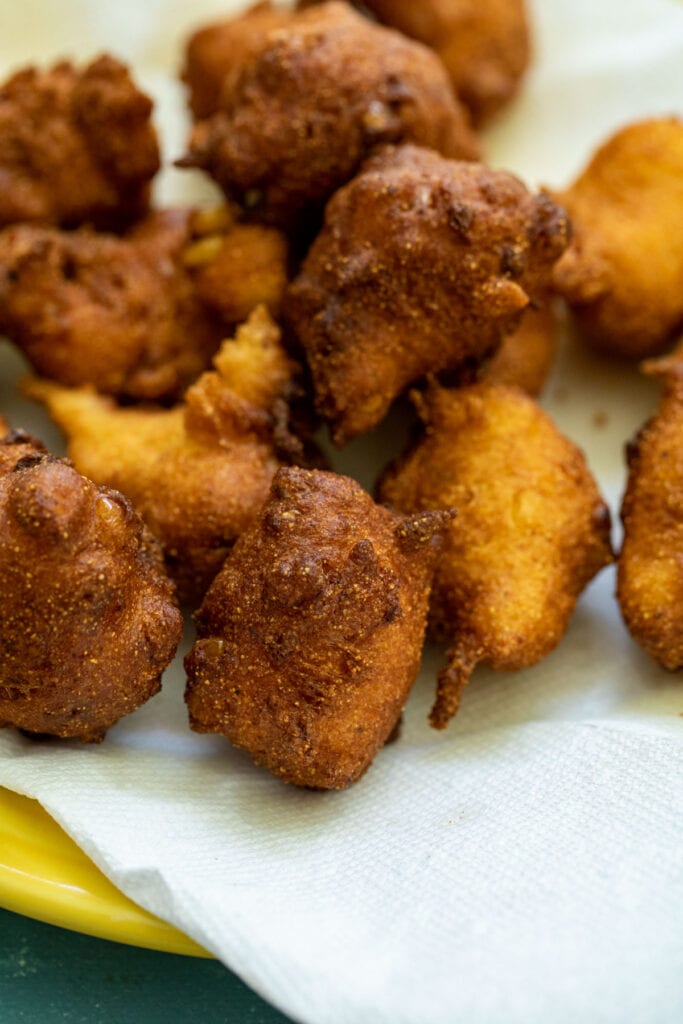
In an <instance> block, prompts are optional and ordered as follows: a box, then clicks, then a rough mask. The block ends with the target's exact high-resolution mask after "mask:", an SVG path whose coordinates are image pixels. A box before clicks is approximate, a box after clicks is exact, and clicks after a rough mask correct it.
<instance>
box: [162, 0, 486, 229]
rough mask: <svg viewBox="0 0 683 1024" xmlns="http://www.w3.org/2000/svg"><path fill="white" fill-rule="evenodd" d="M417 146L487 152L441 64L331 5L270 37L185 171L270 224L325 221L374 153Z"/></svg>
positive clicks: (203, 127) (199, 134)
mask: <svg viewBox="0 0 683 1024" xmlns="http://www.w3.org/2000/svg"><path fill="white" fill-rule="evenodd" d="M403 141H409V142H416V143H419V144H421V145H424V146H430V147H432V148H434V149H437V150H439V151H440V152H442V153H444V154H446V155H447V156H452V157H459V158H463V159H469V158H475V157H476V156H477V154H478V145H477V143H476V140H475V139H474V136H473V135H472V133H471V132H470V130H469V129H468V127H467V125H466V122H465V119H464V114H463V111H462V109H461V107H460V106H459V104H458V102H457V100H456V99H455V96H454V94H453V91H452V89H451V86H450V83H449V81H448V77H447V75H446V73H445V70H444V68H443V66H442V65H441V63H440V62H439V60H438V59H437V58H436V56H435V55H434V54H433V53H432V52H431V51H430V50H429V49H428V48H427V47H424V46H422V45H421V44H420V43H416V42H413V41H412V40H409V39H407V38H406V37H404V36H402V35H401V34H400V33H398V32H394V31H393V30H391V29H386V28H383V27H381V26H379V25H373V24H372V23H371V22H369V21H368V20H367V19H366V18H363V17H361V16H360V15H359V14H356V13H355V12H354V11H353V10H351V8H349V7H348V6H347V5H346V4H342V3H338V2H336V0H331V2H329V3H325V4H322V5H321V6H320V7H314V8H311V9H310V10H306V11H302V12H300V13H298V14H296V15H295V16H294V17H293V18H292V19H291V21H290V22H289V23H288V24H287V25H285V26H284V27H283V28H280V29H278V30H277V31H272V32H270V33H268V34H267V35H266V36H265V38H264V40H263V42H262V45H261V46H260V48H259V49H258V52H256V53H254V54H253V55H252V58H251V59H250V60H249V61H248V62H246V63H245V64H244V65H243V66H240V67H239V68H238V69H236V71H235V73H233V74H228V76H227V77H226V78H225V81H224V84H223V92H222V94H221V107H220V110H219V111H218V112H217V113H216V114H214V115H212V116H211V117H210V118H208V119H206V120H204V121H200V122H198V123H197V124H196V125H195V128H194V130H193V133H192V136H191V139H190V152H189V155H188V156H187V158H185V159H184V160H183V161H182V163H183V164H184V165H186V166H197V167H202V168H204V169H205V170H206V171H208V173H209V174H211V176H212V177H213V178H215V180H216V181H217V182H218V184H219V185H220V186H221V187H222V188H223V189H224V191H225V192H226V194H227V195H228V196H230V197H232V198H234V199H236V200H237V201H238V202H240V203H242V204H245V205H247V206H249V207H250V208H251V210H252V213H253V214H254V215H255V216H257V217H259V218H260V219H265V220H270V221H272V222H273V223H277V224H284V225H291V224H293V223H296V222H297V220H299V219H305V215H306V213H311V212H312V211H316V212H317V211H319V210H320V209H321V208H322V206H323V204H324V203H325V201H326V200H327V199H328V198H329V196H330V195H331V194H332V193H333V192H334V191H335V190H336V189H337V188H339V186H340V185H343V184H344V182H346V181H348V180H349V179H350V178H351V177H352V176H353V174H354V173H355V172H356V171H357V169H358V167H359V166H360V164H361V162H362V160H363V159H364V158H365V157H366V156H367V155H368V154H369V153H370V151H371V150H373V149H374V148H375V147H377V146H378V145H380V144H382V143H388V142H403Z"/></svg>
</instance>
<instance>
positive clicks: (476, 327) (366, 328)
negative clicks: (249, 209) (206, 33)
mask: <svg viewBox="0 0 683 1024" xmlns="http://www.w3.org/2000/svg"><path fill="white" fill-rule="evenodd" d="M567 236H568V225H567V219H566V217H565V215H564V213H563V211H562V210H561V209H560V208H559V207H557V206H556V205H555V204H554V203H553V202H552V201H551V200H550V199H549V197H548V196H546V195H543V194H541V195H538V196H534V195H531V194H530V193H529V192H528V191H527V189H526V188H525V187H524V185H523V184H522V183H521V182H520V181H519V180H518V179H517V178H515V177H513V176H512V175H510V174H507V173H505V172H502V171H492V170H489V169H488V168H487V167H484V166H483V165H481V164H475V163H466V162H462V161H454V160H446V159H445V158H443V157H441V156H439V155H438V154H437V153H433V152H431V151H429V150H425V149H420V148H418V147H415V146H399V147H387V148H386V149H384V150H383V151H381V152H380V153H379V154H378V155H377V156H375V157H373V158H371V159H370V160H368V162H367V163H366V164H365V166H364V167H363V169H362V171H361V173H360V174H359V175H358V176H357V177H356V178H354V179H353V180H352V181H351V182H350V183H349V184H348V185H346V186H345V187H344V188H342V189H340V190H339V192H337V193H336V195H335V196H334V197H333V198H332V200H331V201H330V202H329V204H328V206H327V209H326V211H325V225H324V228H323V230H322V232H321V233H320V235H319V236H318V237H317V239H316V241H315V242H314V244H313V246H312V247H311V249H310V251H309V253H308V255H307V257H306V259H305V260H304V263H303V265H302V267H301V271H300V273H299V275H298V276H297V277H296V278H295V279H294V281H293V282H292V284H291V285H290V286H289V288H288V290H287V293H286V298H285V306H284V312H285V316H286V317H287V319H288V322H289V324H290V326H291V328H292V330H293V332H294V334H296V336H297V337H298V339H299V341H300V343H301V345H302V347H303V349H304V351H305V352H306V356H307V358H308V361H309V364H310V367H311V371H312V376H313V383H314V386H315V391H316V400H317V404H318V411H319V412H320V414H321V415H322V416H323V417H325V419H327V420H328V421H329V422H330V424H331V428H332V435H333V439H334V441H335V443H336V444H340V445H341V444H343V443H345V442H346V441H347V440H349V439H350V438H352V437H354V436H355V435H357V434H361V433H364V432H365V431H368V430H370V429H371V428H372V427H373V426H375V425H376V424H377V423H378V422H379V421H380V420H381V419H382V418H383V417H384V415H385V413H386V412H387V409H388V408H389V406H390V404H391V402H392V401H393V399H394V398H396V397H397V396H398V395H399V394H400V393H401V392H402V391H403V390H404V389H405V387H406V386H407V385H408V384H410V383H411V382H412V381H415V380H417V379H419V378H420V377H423V376H424V375H425V374H428V373H438V372H441V371H450V372H453V371H456V370H458V369H460V368H461V367H463V366H464V365H466V364H470V365H471V364H474V365H476V364H477V363H478V362H481V361H482V360H483V359H484V358H485V357H487V356H489V355H491V354H492V353H493V352H495V350H496V349H497V347H498V346H499V345H500V343H501V341H502V339H503V338H504V336H505V335H506V334H508V333H510V332H511V331H513V330H514V329H515V327H516V326H517V325H518V323H519V319H520V315H521V314H522V312H523V310H525V309H526V307H527V306H528V305H529V302H530V300H534V299H536V298H537V297H540V296H541V295H542V294H543V293H544V292H545V290H546V288H547V284H548V280H549V277H550V273H551V270H552V267H553V264H554V263H555V260H556V259H557V258H558V256H560V255H561V253H562V252H563V251H564V248H565V246H566V243H567Z"/></svg>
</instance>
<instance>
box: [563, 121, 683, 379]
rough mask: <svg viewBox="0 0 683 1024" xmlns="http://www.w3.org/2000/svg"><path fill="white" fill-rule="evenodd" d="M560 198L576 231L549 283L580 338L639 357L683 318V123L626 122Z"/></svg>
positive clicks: (662, 343)
mask: <svg viewBox="0 0 683 1024" xmlns="http://www.w3.org/2000/svg"><path fill="white" fill-rule="evenodd" d="M558 201H559V202H561V203H562V204H563V205H564V206H565V208H566V209H567V211H568V213H569V215H570V217H571V221H572V226H573V228H574V237H573V240H572V243H571V245H570V247H569V249H568V250H567V252H566V253H565V255H564V256H563V258H562V259H561V260H560V261H559V263H558V264H557V267H556V269H555V286H556V288H557V290H558V291H559V292H560V294H561V295H562V296H564V298H565V299H566V300H567V302H568V303H569V305H570V307H571V309H572V310H573V312H574V314H575V316H576V318H577V320H578V323H579V326H580V327H581V329H582V330H583V332H584V333H585V335H586V337H587V339H588V340H589V341H590V342H591V343H592V344H593V345H594V346H595V347H596V348H598V349H601V350H602V351H604V352H607V353H610V354H612V355H616V356H622V357H625V358H631V359H641V358H643V357H645V356H651V355H655V354H656V353H658V352H660V351H662V350H663V349H664V348H666V346H667V344H668V343H669V342H670V341H671V340H672V338H673V337H674V335H675V334H676V333H677V332H678V331H679V330H680V328H681V327H682V326H683V285H682V282H683V121H681V120H680V119H679V118H676V117H669V118H661V119H651V120H648V121H640V122H637V123H635V124H630V125H627V126H626V127H625V128H622V129H621V131H618V132H617V133H616V134H615V135H613V136H612V137H611V138H610V139H608V141H607V142H606V143H604V145H602V146H601V147H600V148H599V149H598V151H597V152H596V153H595V155H594V156H593V158H592V159H591V161H590V163H589V164H588V166H587V167H586V169H585V170H584V171H583V173H582V174H580V175H579V177H578V178H577V179H576V181H575V182H574V183H573V184H572V185H571V186H570V187H569V188H568V189H567V190H566V191H565V192H563V193H561V194H559V195H558Z"/></svg>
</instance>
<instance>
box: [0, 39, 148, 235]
mask: <svg viewBox="0 0 683 1024" xmlns="http://www.w3.org/2000/svg"><path fill="white" fill-rule="evenodd" d="M151 112H152V101H151V100H150V99H149V98H148V97H147V96H145V95H144V93H142V92H140V91H139V89H137V88H136V86H135V84H134V83H133V81H132V79H131V77H130V75H129V73H128V70H127V68H126V67H125V65H123V64H121V63H119V61H117V60H115V59H114V58H113V57H109V56H106V55H105V56H102V57H99V58H98V59H97V60H94V61H93V62H92V63H90V64H88V65H87V67H85V68H83V70H77V69H76V68H74V67H73V65H72V64H70V63H68V62H67V61H62V62H60V63H59V64H55V66H54V67H52V68H50V69H49V70H47V71H40V70H37V69H36V68H26V69H24V70H22V71H19V72H17V73H16V74H14V75H13V76H12V77H11V78H10V79H8V80H7V81H6V82H5V83H4V85H2V86H0V226H4V225H6V224H13V223H16V222H19V221H32V222H38V223H41V224H51V225H57V226H61V227H75V226H76V225H79V224H84V223H89V224H95V225H97V226H99V227H107V228H116V229H118V228H120V227H121V226H122V225H125V224H126V223H128V222H130V221H132V220H133V219H134V218H135V217H138V216H140V215H141V214H142V213H144V211H145V210H146V209H147V206H148V201H149V183H150V181H151V180H152V178H153V177H154V175H155V174H156V172H157V170H158V169H159V149H158V145H157V137H156V132H155V130H154V127H153V126H152V123H151V120H150V116H151Z"/></svg>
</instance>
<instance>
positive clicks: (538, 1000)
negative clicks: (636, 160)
mask: <svg viewBox="0 0 683 1024" xmlns="http://www.w3.org/2000/svg"><path fill="white" fill-rule="evenodd" d="M237 6H238V5H237V4H234V3H233V4H230V3H227V2H225V0H222V2H219V0H201V2H199V0H194V2H193V3H192V4H191V5H188V4H184V3H180V2H178V0H154V2H152V0H148V2H147V3H144V4H142V3H132V2H131V3H125V2H123V0H101V2H100V0H61V2H56V0H52V2H51V3H49V4H46V3H44V2H41V0H31V2H29V0H23V2H22V3H21V4H13V5H5V9H4V10H3V14H2V34H1V37H0V71H1V72H2V74H3V75H4V74H5V73H6V72H7V70H8V69H9V68H11V67H14V66H18V65H20V64H22V63H24V62H26V61H27V60H29V59H34V60H41V61H43V60H47V59H49V58H52V57H56V56H59V55H64V54H76V55H77V56H79V57H85V56H88V55H90V54H93V53H96V52H98V51H100V50H102V49H104V48H107V49H110V50H113V51H114V52H115V53H117V54H118V55H120V56H122V57H124V58H125V59H128V60H130V61H132V62H133V63H134V65H135V67H136V69H137V72H138V77H139V78H140V80H141V81H142V82H143V83H144V85H145V86H146V87H147V88H148V89H149V90H150V91H151V92H152V93H153V94H154V96H155V97H156V98H157V100H158V115H159V121H160V124H161V125H162V128H163V131H164V135H165V139H166V145H167V152H168V155H169V157H173V156H176V155H178V154H179V153H180V152H181V151H182V140H183V137H184V132H185V124H184V121H183V114H182V91H181V89H180V87H179V86H178V85H177V83H175V82H173V81H172V76H173V73H174V70H175V68H176V67H177V64H178V60H179V54H180V47H181V39H182V37H183V36H184V35H185V34H186V32H187V30H188V28H189V27H190V26H191V25H192V24H194V23H196V22H197V21H201V19H202V18H205V17H210V16H213V15H216V14H217V13H222V12H223V11H225V10H227V9H229V8H235V7H237ZM531 6H532V13H533V17H534V24H535V28H536V40H537V42H536V60H535V65H534V69H533V71H532V73H531V75H530V76H529V79H528V83H527V86H526V90H525V93H524V95H523V96H522V98H521V99H520V100H519V101H518V102H517V104H516V105H515V106H514V108H513V109H511V110H510V111H509V112H508V113H507V114H505V115H504V116H503V118H502V119H501V121H500V123H499V124H497V125H496V126H495V127H494V128H493V129H492V130H491V131H490V132H489V134H488V138H487V148H488V155H489V158H490V160H491V162H492V163H493V164H494V165H496V166H504V167H508V168H510V169H513V170H515V171H516V172H518V173H519V174H521V175H522V176H523V177H525V178H526V179H527V180H528V182H529V183H530V184H531V185H534V186H535V185H537V184H538V183H541V182H543V183H546V184H548V185H550V186H562V185H563V184H565V183H566V182H567V181H568V180H569V179H570V178H571V177H572V176H573V175H574V174H575V172H576V171H577V170H578V169H579V167H580V166H582V164H583V163H584V162H585V160H586V158H587V156H588V154H589V152H590V151H591V149H592V148H593V146H594V145H595V144H596V143H597V142H598V141H599V140H600V139H602V138H603V137H604V136H605V134H606V133H607V132H609V131H611V130H612V129H614V128H616V127H618V126H619V125H621V124H623V123H625V122H626V121H628V120H630V119H633V118H634V117H637V116H644V115H650V114H669V113H676V112H678V113H679V114H680V113H683V5H682V4H680V3H678V2H676V0H637V2H636V0H619V2H617V0H603V2H602V3H595V2H594V0H574V2H573V3H572V4H571V5H568V4H566V3H565V2H564V0H536V2H535V3H532V5H531ZM210 194H211V189H210V188H209V187H208V186H207V185H206V184H205V183H203V182H202V181H201V179H200V178H199V177H198V176H196V175H194V174H188V173H185V174H181V173H180V172H178V171H173V170H170V171H167V172H165V175H164V177H163V179H162V182H161V185H160V189H159V195H160V197H161V198H162V199H163V200H164V201H169V200H196V199H201V198H203V197H206V196H207V195H210ZM0 360H1V361H2V366H1V367H0V408H1V409H3V411H6V412H7V413H8V415H9V416H10V418H11V420H12V422H13V424H14V425H23V426H26V427H29V428H31V429H33V430H34V431H35V432H37V433H40V434H42V435H43V436H44V437H45V438H46V440H48V441H51V442H54V443H56V435H55V433H54V431H52V430H51V429H50V428H49V426H48V425H47V421H46V418H45V417H44V415H43V414H42V412H41V411H40V410H36V409H35V408H33V407H32V406H29V405H28V404H26V403H22V402H21V400H19V399H18V398H16V396H15V395H14V390H13V378H14V377H15V376H16V374H17V373H19V372H21V369H22V363H21V360H20V359H19V357H17V356H16V355H15V354H13V353H12V352H11V350H10V349H9V348H8V347H7V346H5V345H3V346H1V347H0ZM655 402H656V389H655V388H654V386H653V384H652V383H651V382H647V381H643V380H641V379H640V378H638V376H637V374H636V372H635V371H634V370H631V369H628V368H623V367H615V366H613V365H611V364H609V363H608V362H607V361H605V360H602V359H599V358H597V357H594V356H591V355H589V354H587V353H586V352H585V351H584V350H582V349H581V348H578V347H577V346H576V345H575V344H573V343H572V340H571V339H570V338H568V339H567V340H566V344H565V349H564V352H563V355H562V358H561V360H560V363H559V365H558V367H557V370H556V372H555V376H554V378H553V381H552V382H551V383H550V385H549V387H548V389H547V392H546V398H545V399H544V404H545V405H546V407H547V408H548V409H549V410H550V411H551V413H552V414H553V415H554V416H555V418H556V420H557V422H558V423H559V425H560V426H561V427H562V429H564V430H565V431H566V432H567V433H568V434H569V435H570V436H571V437H572V438H574V440H576V441H577V442H578V443H579V444H580V445H582V447H584V449H585V450H586V451H587V453H588V455H589V459H590V463H591V466H592V467H593V469H594V471H595V472H596V474H597V476H598V478H599V480H600V482H601V485H602V487H603V490H604V493H605V495H606V497H607V499H608V500H609V502H610V504H611V506H612V509H613V510H614V511H616V509H617V508H618V501H619V496H620V493H621V490H622V488H623V478H624V470H623V457H622V449H623V444H624V441H625V440H626V439H627V438H628V437H630V436H631V435H632V434H633V433H634V431H635V430H636V429H637V428H638V426H639V425H640V424H641V423H642V421H643V420H644V419H645V417H646V416H647V415H648V414H649V413H650V411H651V410H652V409H653V408H654V404H655ZM394 433H395V431H394V430H393V428H392V429H390V430H384V431H382V430H380V431H379V432H377V433H376V434H375V435H373V436H372V437H371V438H369V439H366V440H364V441H361V442H356V443H354V444H353V445H351V446H350V447H349V449H348V450H346V451H344V452H342V453H339V454H338V456H337V457H336V465H337V467H338V468H339V469H340V470H341V471H345V472H352V473H354V474H355V475H357V476H358V478H359V479H360V480H361V481H362V482H363V483H365V484H366V485H368V486H370V485H371V484H372V481H373V478H374V476H375V474H376V471H377V468H378V467H379V466H380V465H382V464H383V463H385V462H386V461H387V460H388V458H389V457H390V456H391V455H392V454H393V451H394V449H395V440H394V439H393V434H394ZM613 589H614V579H613V574H612V573H611V572H609V571H608V572H605V573H603V574H602V575H601V576H600V577H599V578H598V580H596V581H595V582H594V584H593V585H592V586H591V587H590V588H589V589H588V591H587V592H586V594H585V595H584V597H583V598H582V600H581V602H580V603H579V606H578V608H577V611H576V614H575V616H574V619H573V621H572V624H571V627H570V629H569V632H568V634H567V636H566V637H565V639H564V641H563V642H562V644H561V645H560V646H559V648H558V649H557V650H556V651H555V652H554V653H553V654H552V655H550V657H548V658H547V659H546V660H545V661H544V662H542V663H541V664H540V665H538V666H537V667H535V668H534V669H531V670H528V671H525V672H520V673H516V674H510V675H507V674H494V673H491V672H487V671H485V670H477V672H476V674H475V677H474V679H473V681H472V683H471V685H470V687H469V688H468V692H467V693H466V696H465V701H464V705H463V708H462V711H461V713H460V715H459V716H458V718H457V719H456V720H455V721H454V722H453V723H452V725H451V727H450V728H449V729H448V731H447V732H446V733H445V734H440V733H435V732H433V731H432V730H430V729H429V727H428V725H427V723H426V713H427V709H428V707H429V704H430V701H431V699H432V695H433V690H434V676H435V673H436V671H437V669H438V667H439V659H440V657H441V652H440V651H438V650H430V651H428V652H427V654H426V656H425V664H424V667H423V672H422V675H421V677H420V680H419V681H418V683H417V685H416V687H415V690H414V692H413V695H412V696H411V699H410V701H409V704H408V707H407V710H406V717H405V728H404V732H403V735H402V737H401V739H400V740H399V741H398V742H397V743H395V744H393V745H391V746H390V747H388V748H387V749H386V750H384V751H382V752H381V753H380V754H379V756H378V757H377V759H376V762H375V764H374V765H373V766H372V768H371V769H370V770H369V771H368V773H367V775H366V776H365V777H364V778H363V779H362V780H361V781H360V782H359V783H358V784H357V785H356V786H355V787H354V788H352V789H351V790H349V791H347V792H344V793H333V794H320V793H309V792H302V791H297V790H295V789H293V788H288V787H286V786H284V785H282V784H281V783H279V782H278V781H277V780H275V779H274V778H271V777H270V776H269V775H267V774H266V773H264V772H262V771H260V770H258V769H256V768H254V767H253V766H252V765H251V763H250V761H249V760H248V758H246V757H245V756H244V755H242V754H241V753H239V752H237V751H235V750H232V749H231V748H230V747H229V745H228V744H227V742H225V741H222V740H220V739H218V738H213V737H199V736H194V735H193V734H191V733H190V731H189V730H188V728H187V723H186V715H185V709H184V705H183V700H182V693H183V685H184V680H183V675H182V669H181V667H180V665H179V663H177V664H176V665H175V666H174V667H173V668H172V669H171V670H170V671H169V672H168V673H167V675H166V677H165V683H164V688H163V691H162V693H161V694H160V695H159V696H158V697H156V698H154V699H153V700H152V701H151V702H149V703H148V704H147V705H146V706H145V707H144V708H142V709H141V710H140V711H139V712H137V713H136V714H135V715H133V716H131V717H130V718H129V719H127V720H124V721H122V722H121V723H120V724H119V725H117V726H115V727H114V728H113V729H111V731H110V733H109V735H108V737H107V739H106V741H105V742H104V744H102V745H101V746H95V747H83V746H80V745H79V744H76V743H63V744H59V743H57V742H54V743H47V744H45V743H41V744H34V743H32V742H30V741H28V740H26V739H24V738H22V737H20V736H17V735H14V734H13V733H11V732H9V731H6V732H5V733H3V734H2V735H0V785H4V786H7V787H9V788H12V789H15V790H17V791H19V792H22V793H26V794H28V795H30V796H34V797H37V798H38V799H39V800H40V801H41V803H42V804H43V805H44V806H45V807H46V809H47V810H48V811H49V812H50V813H51V814H53V815H54V817H55V818H56V819H57V820H58V821H59V822H60V824H61V825H62V826H63V827H64V828H65V829H66V830H67V832H69V833H70V834H71V835H72V836H73V837H74V839H75V840H76V842H77V843H79V845H80V846H81V847H82V848H83V849H84V850H85V851H86V852H87V853H88V854H89V855H90V856H91V857H92V858H93V860H94V861H95V862H96V863H97V864H98V865H99V866H100V868H101V869H102V870H103V871H104V872H105V874H107V875H108V876H109V877H110V878H111V879H112V880H113V881H114V882H115V883H116V885H118V886H119V887H120V888H121V889H122V890H123V891H124V892H126V893H127V894H128V895H129V896H131V897H132V898H133V899H134V900H136V901H137V902H138V903H139V904H141V905H142V906H144V907H146V908H148V909H149V910H150V911H152V912H154V913H155V914H158V915H159V916H160V917H162V918H164V919H166V920H168V921H170V922H172V923H173V924H174V925H176V926H177V927H179V928H180V929H182V930H183V931H185V932H186V933H187V934H189V935H191V936H192V937H193V938H194V939H196V940H197V941H198V942H199V943H201V944H202V945H203V946H205V947H206V948H207V949H209V950H211V951H213V952H214V953H215V954H216V956H217V957H219V958H220V959H221V960H223V961H224V962H225V963H226V964H228V965H229V966H230V967H231V968H232V969H233V970H234V971H236V972H237V973H238V974H240V975H241V976H242V977H243V978H244V979H245V980H246V981H247V982H248V983H249V984H251V985H252V986H253V987H254V988H255V989H256V990H257V991H258V992H260V993H261V994H262V995H263V996H264V997H265V998H267V999H269V1000H270V1001H271V1002H273V1003H274V1004H276V1005H277V1006H279V1007H280V1008H281V1009H283V1010H284V1011H285V1012H287V1013H288V1014H290V1015H291V1016H292V1017H294V1018H295V1019H297V1020H300V1021H302V1022H310V1024H365V1022H368V1024H370V1022H371V1024H457V1022H467V1024H517V1022H519V1024H522V1022H523V1024H547V1022H549V1021H551V1022H552V1024H565V1022H566V1024H570V1022H571V1024H576V1022H577V1021H590V1022H591V1024H623V1022H624V1021H638V1022H639V1024H674V1022H676V1024H678V1022H679V1021H680V1020H681V1011H682V1007H683V930H682V928H681V923H680V908H681V905H683V870H682V863H683V842H682V840H683V834H682V828H681V823H682V822H683V801H682V794H683V771H682V768H683V763H682V762H683V722H682V720H681V717H680V716H681V713H683V681H681V677H680V676H677V675H672V674H669V673H665V672H663V671H660V670H659V669H658V668H657V667H656V666H655V665H653V664H652V663H651V662H650V661H649V660H648V659H647V658H646V657H645V655H643V654H642V653H641V652H640V651H639V650H638V649H637V648H636V647H635V646H634V645H633V644H632V642H631V641H630V639H629V638H628V636H627V634H626V632H625V630H624V628H623V626H622V624H621V622H620V619H619V616H618V613H617V610H616V606H615V603H614V599H613ZM188 642H191V636H188Z"/></svg>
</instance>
